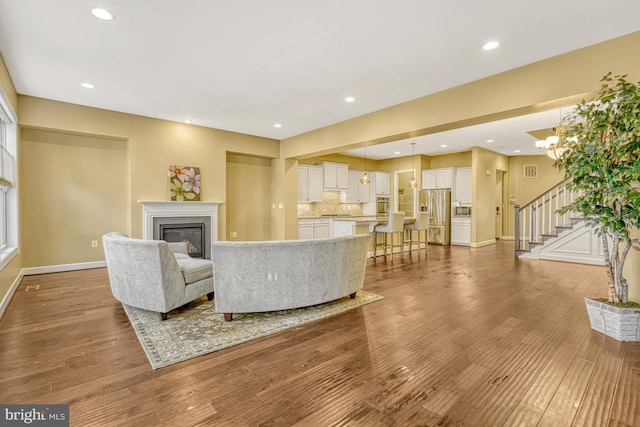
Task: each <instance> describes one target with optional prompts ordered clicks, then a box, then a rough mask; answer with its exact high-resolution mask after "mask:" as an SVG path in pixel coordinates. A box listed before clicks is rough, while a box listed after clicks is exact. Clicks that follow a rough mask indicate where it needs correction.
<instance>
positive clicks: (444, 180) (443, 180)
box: [422, 168, 454, 190]
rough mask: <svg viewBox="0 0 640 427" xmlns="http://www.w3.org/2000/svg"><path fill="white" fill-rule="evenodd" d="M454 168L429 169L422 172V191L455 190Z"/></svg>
mask: <svg viewBox="0 0 640 427" xmlns="http://www.w3.org/2000/svg"><path fill="white" fill-rule="evenodd" d="M453 185H454V170H453V168H440V169H427V170H423V171H422V189H423V190H431V189H434V188H453Z"/></svg>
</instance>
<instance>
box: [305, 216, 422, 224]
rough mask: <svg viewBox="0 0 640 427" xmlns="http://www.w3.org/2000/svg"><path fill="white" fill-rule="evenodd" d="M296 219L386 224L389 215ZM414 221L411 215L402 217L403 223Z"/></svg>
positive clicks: (306, 217)
mask: <svg viewBox="0 0 640 427" xmlns="http://www.w3.org/2000/svg"><path fill="white" fill-rule="evenodd" d="M298 219H331V220H333V221H354V222H356V223H373V222H375V223H376V224H386V223H387V222H389V217H387V216H378V217H377V216H373V215H369V216H343V215H336V216H300V217H298ZM414 222H416V219H415V218H413V217H406V218H405V219H404V223H405V224H413V223H414Z"/></svg>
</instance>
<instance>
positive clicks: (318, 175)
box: [298, 165, 323, 203]
mask: <svg viewBox="0 0 640 427" xmlns="http://www.w3.org/2000/svg"><path fill="white" fill-rule="evenodd" d="M322 180H323V176H322V168H321V167H318V166H310V165H298V203H312V202H321V201H322V189H323V182H322Z"/></svg>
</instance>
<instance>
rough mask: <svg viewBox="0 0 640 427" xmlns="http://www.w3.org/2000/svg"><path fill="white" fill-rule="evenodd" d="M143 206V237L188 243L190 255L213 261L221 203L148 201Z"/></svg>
mask: <svg viewBox="0 0 640 427" xmlns="http://www.w3.org/2000/svg"><path fill="white" fill-rule="evenodd" d="M140 204H142V207H143V222H144V224H143V226H144V229H143V238H144V239H154V240H166V241H168V242H182V241H187V246H188V248H189V255H191V256H192V257H194V258H205V259H211V243H212V242H215V241H216V240H218V206H219V205H220V204H221V202H175V201H171V202H148V201H141V202H140Z"/></svg>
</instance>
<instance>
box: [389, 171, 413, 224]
mask: <svg viewBox="0 0 640 427" xmlns="http://www.w3.org/2000/svg"><path fill="white" fill-rule="evenodd" d="M413 174H414V172H413V171H412V170H402V171H396V172H395V182H394V196H395V203H394V206H395V208H396V209H395V210H396V212H404V214H405V215H404V216H405V217H415V212H416V189H415V188H411V187H410V186H409V182H410V181H411V178H413Z"/></svg>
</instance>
